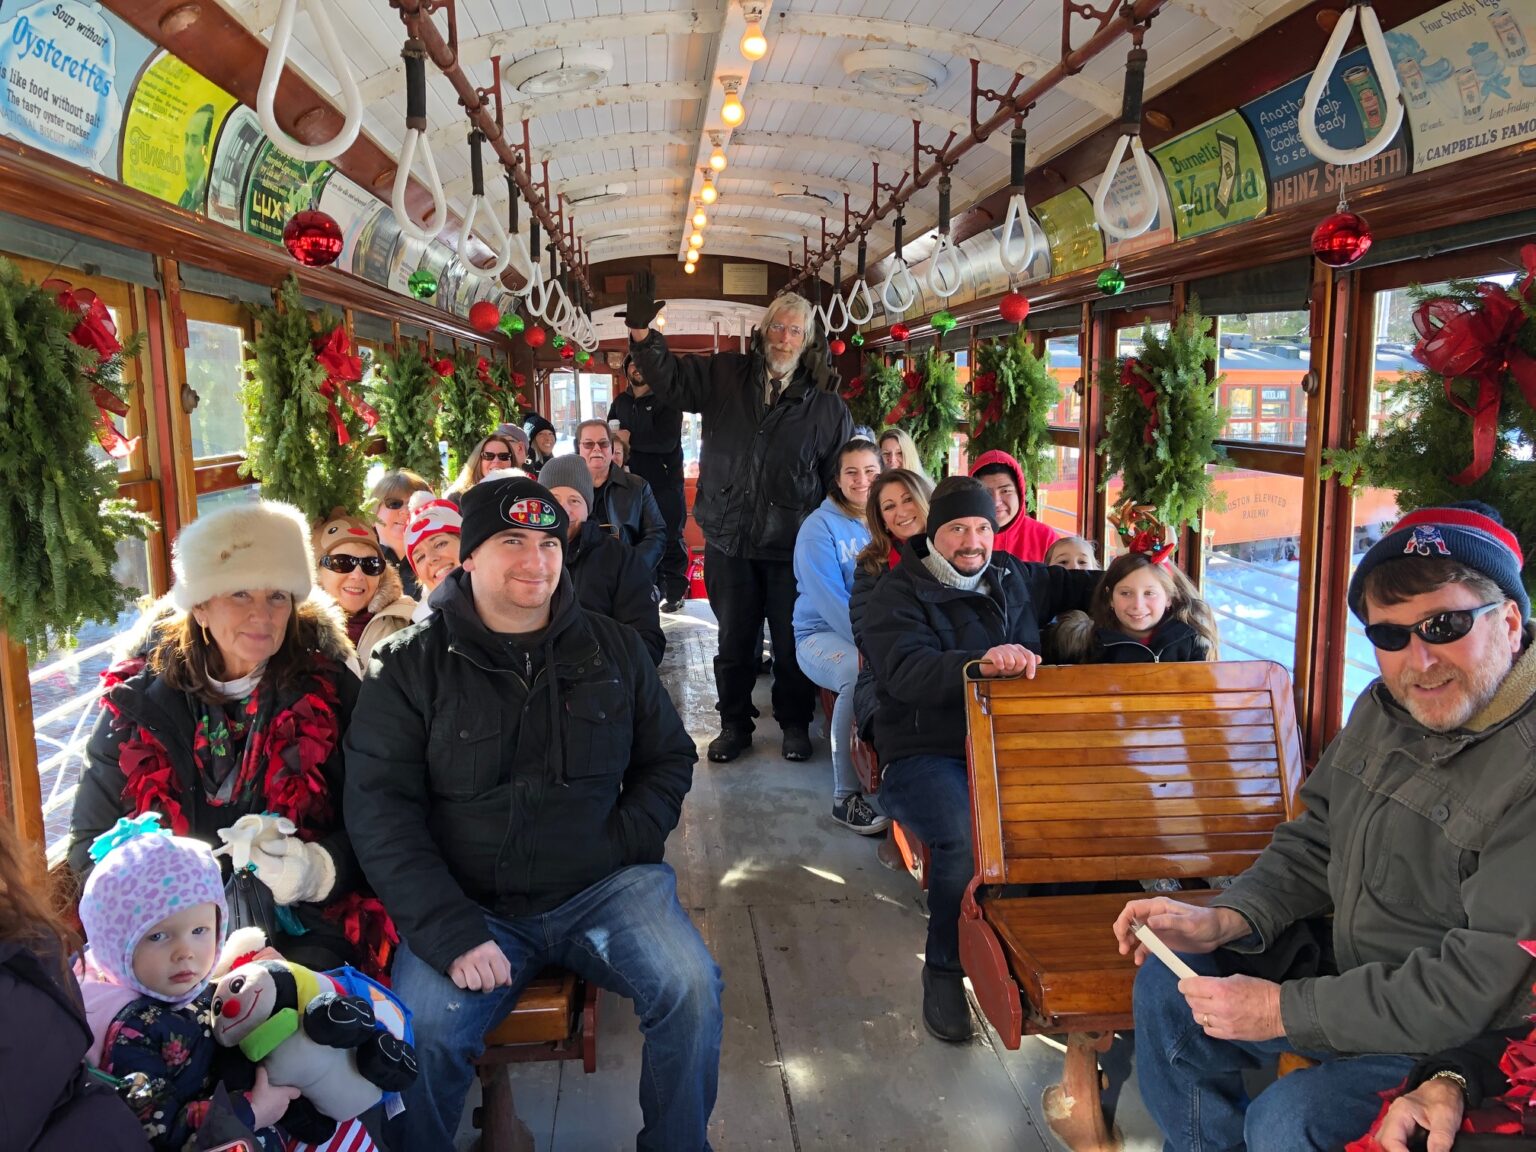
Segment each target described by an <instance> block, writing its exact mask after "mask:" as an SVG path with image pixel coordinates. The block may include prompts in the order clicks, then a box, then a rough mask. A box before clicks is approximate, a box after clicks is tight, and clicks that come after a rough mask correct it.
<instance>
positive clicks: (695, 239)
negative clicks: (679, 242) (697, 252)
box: [688, 232, 704, 248]
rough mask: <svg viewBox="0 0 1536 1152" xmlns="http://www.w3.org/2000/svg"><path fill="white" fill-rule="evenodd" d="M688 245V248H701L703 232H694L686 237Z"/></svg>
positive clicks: (702, 245)
mask: <svg viewBox="0 0 1536 1152" xmlns="http://www.w3.org/2000/svg"><path fill="white" fill-rule="evenodd" d="M688 247H690V248H702V247H704V233H702V232H695V233H694V234H693V235H692V236H690V237H688Z"/></svg>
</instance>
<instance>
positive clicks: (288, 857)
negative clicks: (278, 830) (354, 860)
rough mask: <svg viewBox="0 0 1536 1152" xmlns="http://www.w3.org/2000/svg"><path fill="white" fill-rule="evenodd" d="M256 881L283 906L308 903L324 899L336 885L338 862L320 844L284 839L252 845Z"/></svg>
mask: <svg viewBox="0 0 1536 1152" xmlns="http://www.w3.org/2000/svg"><path fill="white" fill-rule="evenodd" d="M251 863H252V864H253V865H255V868H256V879H258V880H260V881H261V882H262V883H263V884H265V885H266V886H267V887H268V888H269V889H270V890H271V892H272V899H273V900H275V901H276V902H277V903H279V904H308V903H311V902H313V901H316V900H324V899H325V898H326V897H327V896H329V895H330V894H331V889H332V888H334V887H335V886H336V863H335V861H333V860H332V859H331V854H330V853H329V852H327V851H326V850H325V849H324V848H322V847H320V845H318V844H306V843H305V842H304V841H303V840H300V839H299V838H298V837H297V836H283V837H280V838H274V839H270V840H263V841H258V842H257V843H254V844H252V845H251Z"/></svg>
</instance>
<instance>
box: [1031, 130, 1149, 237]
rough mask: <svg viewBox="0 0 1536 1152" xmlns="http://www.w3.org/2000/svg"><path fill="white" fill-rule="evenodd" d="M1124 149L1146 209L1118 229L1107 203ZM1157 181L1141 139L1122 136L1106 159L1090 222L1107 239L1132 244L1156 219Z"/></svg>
mask: <svg viewBox="0 0 1536 1152" xmlns="http://www.w3.org/2000/svg"><path fill="white" fill-rule="evenodd" d="M1127 148H1129V149H1130V150H1131V159H1132V160H1133V161H1134V163H1135V165H1136V177H1137V179H1138V180H1140V181H1141V189H1142V193H1143V197H1142V198H1143V200H1144V201H1145V204H1146V206H1145V208H1144V209H1143V210H1142V213H1141V215H1140V216H1137V217H1135V218H1134V219H1131V220H1129V221H1127V222H1126V226H1125V227H1124V228H1121V227H1120V226H1119V225H1118V224H1116V223H1115V222H1114V221H1113V220H1111V219H1110V218H1109V210H1108V203H1109V190H1110V187H1111V186H1112V185H1113V184H1114V182H1115V173H1116V172H1117V171H1118V170H1119V168H1120V161H1121V160H1123V159H1124V158H1125V150H1126V149H1127ZM1156 181H1157V173H1156V172H1155V171H1153V168H1152V160H1151V158H1150V157H1149V156H1148V155H1147V151H1146V149H1145V148H1143V147H1142V146H1141V137H1140V136H1131V135H1129V134H1127V135H1124V136H1121V137H1120V143H1119V145H1118V146H1117V147H1116V148H1115V150H1114V152H1113V153H1112V154H1111V155H1110V157H1109V163H1108V164H1106V165H1105V166H1104V175H1103V176H1101V177H1099V189H1098V191H1097V192H1095V193H1094V194H1093V218H1094V219H1095V220H1097V221H1098V224H1099V227H1100V228H1101V229H1103V231H1104V234H1105V235H1106V236H1110V237H1112V238H1114V239H1116V240H1133V239H1135V238H1136V237H1137V236H1140V235H1141V234H1142V233H1143V232H1145V231H1146V230H1147V229H1148V228H1150V227H1152V221H1154V220H1156V219H1157V183H1156ZM1025 231H1026V232H1027V231H1028V229H1027V228H1026V229H1025Z"/></svg>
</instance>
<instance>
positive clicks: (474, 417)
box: [437, 348, 496, 474]
mask: <svg viewBox="0 0 1536 1152" xmlns="http://www.w3.org/2000/svg"><path fill="white" fill-rule="evenodd" d="M479 362H480V355H479V353H477V352H476V351H475V350H474V349H473V348H460V349H459V350H458V352H456V353H455V354H454V356H453V374H452V375H450V376H445V377H443V383H442V387H441V389H440V391H439V392H438V400H439V403H440V408H439V412H438V421H437V427H438V432H439V433H440V434H441V437H442V439H444V440H446V441H447V442H448V470H449V473H450V474H452V473H456V472H458V470H459V469H460V468H462V467H463V465H464V458H465V457H466V456H467V455H468V454H469V452H470V451H471V450H473V448H474V446H475V445H476V444H478V443H479V442H480V440H481V439H482V438H483V437H484V436H485V435H486V433H488V432H489V431H490V430H491V429H492V428H493V427H494V426H495V424H496V410H495V403H494V400H493V397H492V396H491V392H490V389H488V388H487V387H486V386H485V385H484V384H483V383H482V382H481V380H480V374H479V372H478V370H477V366H478V364H479Z"/></svg>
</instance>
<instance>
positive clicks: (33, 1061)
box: [0, 940, 149, 1152]
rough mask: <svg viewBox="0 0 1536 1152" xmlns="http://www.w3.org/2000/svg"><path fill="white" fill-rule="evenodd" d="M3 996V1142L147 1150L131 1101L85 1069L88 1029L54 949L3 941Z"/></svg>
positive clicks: (32, 1149) (13, 1146) (26, 1151)
mask: <svg viewBox="0 0 1536 1152" xmlns="http://www.w3.org/2000/svg"><path fill="white" fill-rule="evenodd" d="M66 982H67V984H66ZM0 1004H3V1005H4V1006H5V1008H4V1019H5V1027H4V1028H0V1083H3V1084H4V1086H5V1089H4V1090H5V1100H4V1104H0V1148H4V1149H5V1150H6V1152H80V1150H81V1149H90V1150H91V1152H149V1141H148V1140H147V1139H146V1138H145V1136H144V1130H143V1129H142V1128H140V1127H139V1122H138V1120H137V1119H136V1118H135V1117H134V1114H133V1113H132V1112H130V1111H129V1110H128V1106H127V1105H126V1104H124V1103H123V1102H122V1101H121V1100H119V1099H118V1097H117V1094H116V1093H115V1092H113V1091H112V1090H111V1089H110V1088H108V1087H107V1086H106V1085H105V1084H102V1083H100V1082H98V1081H96V1080H94V1079H92V1078H91V1076H90V1075H89V1074H88V1073H87V1072H86V1070H85V1053H86V1051H87V1050H88V1049H89V1048H90V1046H91V1029H90V1027H89V1026H88V1025H87V1024H86V1021H85V1009H84V1008H83V1007H82V1006H81V1004H80V992H79V989H78V988H77V987H75V983H74V978H73V977H72V976H70V975H69V973H67V972H65V971H63V970H62V969H60V968H58V967H57V965H56V964H55V963H54V961H53V959H52V958H51V957H48V956H46V955H40V954H38V953H36V952H33V951H32V950H31V949H30V948H27V947H25V946H23V945H21V944H19V943H17V942H16V941H12V940H7V941H0Z"/></svg>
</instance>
